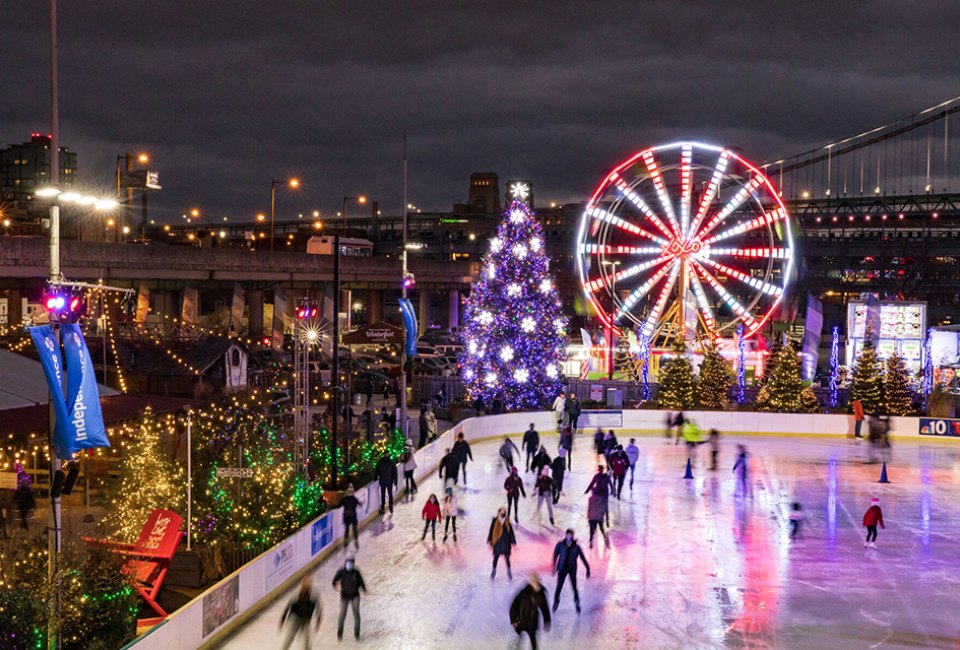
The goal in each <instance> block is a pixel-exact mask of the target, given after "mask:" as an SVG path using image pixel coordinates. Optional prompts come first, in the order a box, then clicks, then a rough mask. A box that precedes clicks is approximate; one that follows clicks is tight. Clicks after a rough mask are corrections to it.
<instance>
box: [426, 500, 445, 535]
mask: <svg viewBox="0 0 960 650" xmlns="http://www.w3.org/2000/svg"><path fill="white" fill-rule="evenodd" d="M442 517H443V514H442V513H441V512H440V501H439V500H437V495H436V494H431V495H430V496H429V497H428V498H427V502H426V503H425V504H423V510H421V511H420V518H421V519H423V521H424V524H423V535H421V536H420V541H421V542H422V541H423V540H425V539H426V538H427V529H428V528H432V533H431V537H432V538H433V541H437V522H438V521H440V519H441V518H442Z"/></svg>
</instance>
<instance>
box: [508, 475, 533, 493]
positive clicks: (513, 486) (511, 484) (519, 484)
mask: <svg viewBox="0 0 960 650" xmlns="http://www.w3.org/2000/svg"><path fill="white" fill-rule="evenodd" d="M503 489H504V490H506V491H507V496H511V497H515V496H517V495H518V494H522V495H523V496H527V491H526V490H524V489H523V479H521V478H520V477H519V476H517V475H516V474H511V475H510V476H508V477H507V480H505V481H504V482H503Z"/></svg>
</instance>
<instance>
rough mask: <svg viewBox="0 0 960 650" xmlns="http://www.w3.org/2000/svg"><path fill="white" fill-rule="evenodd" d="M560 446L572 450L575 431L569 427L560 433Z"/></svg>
mask: <svg viewBox="0 0 960 650" xmlns="http://www.w3.org/2000/svg"><path fill="white" fill-rule="evenodd" d="M560 446H561V447H563V448H564V449H566V450H567V451H571V450H572V449H573V431H570V430H569V429H567V430H565V431H564V432H563V433H561V434H560Z"/></svg>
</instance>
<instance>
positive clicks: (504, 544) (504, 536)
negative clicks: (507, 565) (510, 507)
mask: <svg viewBox="0 0 960 650" xmlns="http://www.w3.org/2000/svg"><path fill="white" fill-rule="evenodd" d="M494 536H496V539H494ZM487 544H489V545H490V546H492V547H493V552H494V553H499V554H500V555H510V547H512V546H516V545H517V537H516V535H514V533H513V526H512V525H510V520H509V519H504V520H503V521H502V522H501V521H499V520H498V519H497V518H496V517H494V518H493V521H492V522H490V532H489V533H487Z"/></svg>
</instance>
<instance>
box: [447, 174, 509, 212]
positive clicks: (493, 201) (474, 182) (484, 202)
mask: <svg viewBox="0 0 960 650" xmlns="http://www.w3.org/2000/svg"><path fill="white" fill-rule="evenodd" d="M500 209H501V208H500V177H499V176H497V175H496V174H494V173H493V172H476V173H473V174H470V190H469V192H468V193H467V203H466V204H462V203H458V204H457V205H455V206H454V208H453V211H454V212H457V213H464V212H478V213H480V214H499V213H500Z"/></svg>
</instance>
